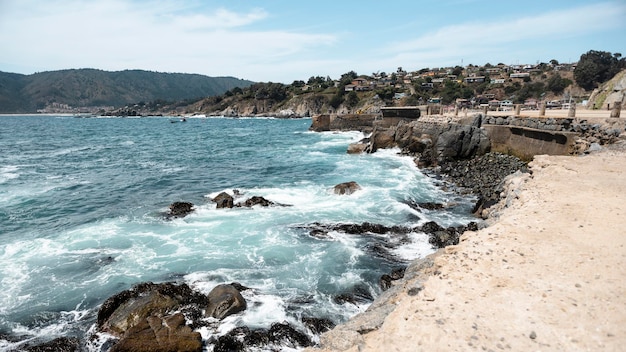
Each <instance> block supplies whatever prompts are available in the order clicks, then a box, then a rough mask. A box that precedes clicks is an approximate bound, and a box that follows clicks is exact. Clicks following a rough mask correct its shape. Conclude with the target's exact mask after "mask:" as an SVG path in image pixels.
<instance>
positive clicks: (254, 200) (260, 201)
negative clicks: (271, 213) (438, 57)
mask: <svg viewBox="0 0 626 352" xmlns="http://www.w3.org/2000/svg"><path fill="white" fill-rule="evenodd" d="M255 205H260V206H262V207H269V206H272V205H276V203H274V202H272V201H269V200H267V199H265V198H263V197H260V196H253V197H250V198H248V199H247V200H246V201H245V202H243V203H238V204H237V206H240V207H248V208H251V207H253V206H255Z"/></svg>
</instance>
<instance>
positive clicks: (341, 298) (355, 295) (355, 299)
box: [333, 284, 374, 305]
mask: <svg viewBox="0 0 626 352" xmlns="http://www.w3.org/2000/svg"><path fill="white" fill-rule="evenodd" d="M373 300H374V296H372V293H371V292H370V290H369V288H368V287H367V286H366V285H365V284H360V285H355V286H354V287H352V288H351V289H350V290H349V291H347V292H344V293H342V294H339V295H337V296H335V297H333V301H334V302H335V303H337V304H344V303H351V304H354V305H359V304H363V303H369V302H371V301H373Z"/></svg>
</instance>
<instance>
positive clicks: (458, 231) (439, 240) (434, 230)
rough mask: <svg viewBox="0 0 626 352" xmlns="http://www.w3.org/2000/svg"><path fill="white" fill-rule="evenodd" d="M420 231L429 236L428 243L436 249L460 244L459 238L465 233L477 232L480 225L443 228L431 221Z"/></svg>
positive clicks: (471, 223)
mask: <svg viewBox="0 0 626 352" xmlns="http://www.w3.org/2000/svg"><path fill="white" fill-rule="evenodd" d="M419 230H420V231H422V232H424V233H426V234H428V235H429V238H428V242H429V243H430V244H432V245H433V246H434V247H435V248H443V247H446V246H451V245H457V244H459V238H460V236H461V235H462V234H463V233H464V232H465V231H477V230H478V224H477V223H475V222H470V223H469V224H467V225H465V226H458V227H448V228H443V227H441V226H440V225H439V224H437V223H436V222H434V221H430V222H427V223H425V224H424V225H422V226H421V227H419Z"/></svg>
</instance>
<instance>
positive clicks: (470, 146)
mask: <svg viewBox="0 0 626 352" xmlns="http://www.w3.org/2000/svg"><path fill="white" fill-rule="evenodd" d="M435 148H436V150H437V155H438V159H439V160H457V159H467V158H471V157H474V156H478V155H483V154H485V153H487V152H488V151H489V149H490V148H491V142H490V141H489V137H488V136H487V133H486V132H485V131H484V130H483V129H481V128H477V127H474V126H470V125H453V126H451V127H450V129H449V130H448V131H446V132H443V133H442V134H441V135H439V138H437V143H436V145H435Z"/></svg>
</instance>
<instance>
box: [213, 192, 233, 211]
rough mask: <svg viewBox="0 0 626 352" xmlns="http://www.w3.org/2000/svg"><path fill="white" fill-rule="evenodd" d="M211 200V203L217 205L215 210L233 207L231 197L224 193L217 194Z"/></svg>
mask: <svg viewBox="0 0 626 352" xmlns="http://www.w3.org/2000/svg"><path fill="white" fill-rule="evenodd" d="M212 200H213V202H215V203H217V209H222V208H232V207H233V206H234V199H233V197H232V196H231V195H230V194H228V193H226V192H222V193H220V194H218V195H217V196H215V198H213V199H212Z"/></svg>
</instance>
